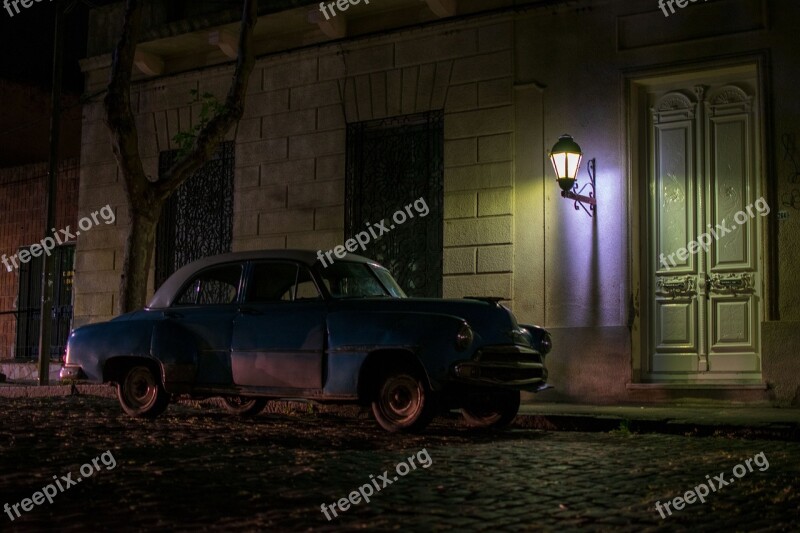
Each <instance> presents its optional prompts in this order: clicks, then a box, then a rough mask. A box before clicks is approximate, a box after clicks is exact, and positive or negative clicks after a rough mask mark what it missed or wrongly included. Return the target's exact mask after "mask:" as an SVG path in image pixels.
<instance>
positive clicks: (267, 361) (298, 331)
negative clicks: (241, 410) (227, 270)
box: [231, 261, 327, 390]
mask: <svg viewBox="0 0 800 533" xmlns="http://www.w3.org/2000/svg"><path fill="white" fill-rule="evenodd" d="M326 313H327V309H326V305H325V302H324V300H323V299H322V297H321V295H320V293H319V289H318V287H317V286H316V284H315V283H314V281H313V278H312V276H311V273H310V272H309V270H308V268H307V267H306V266H305V265H300V264H297V263H293V262H288V261H257V262H253V263H252V264H251V265H250V267H249V274H248V279H247V283H246V288H245V292H244V298H243V301H242V305H241V307H240V308H239V313H238V314H237V316H236V319H235V321H234V325H233V340H232V343H231V367H232V372H233V381H234V383H235V384H236V385H241V386H251V387H269V388H274V389H280V390H309V389H321V388H322V384H323V368H324V366H323V362H324V349H325V344H326V335H327V329H326Z"/></svg>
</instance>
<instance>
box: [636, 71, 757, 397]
mask: <svg viewBox="0 0 800 533" xmlns="http://www.w3.org/2000/svg"><path fill="white" fill-rule="evenodd" d="M755 86H756V85H755V83H754V81H753V80H751V79H742V80H741V81H740V83H732V82H731V81H730V80H728V81H726V82H725V83H716V84H715V83H707V84H706V83H704V84H699V83H698V84H693V85H689V86H685V87H676V88H670V89H669V90H665V91H653V92H651V93H650V95H649V99H650V105H651V108H650V124H649V137H650V139H649V142H650V146H649V154H650V155H649V159H650V161H649V180H650V181H649V189H650V194H649V204H650V205H649V206H648V207H649V213H650V221H649V222H650V232H649V233H650V258H651V260H650V279H651V281H652V287H653V288H654V290H653V293H652V294H651V298H650V317H651V319H650V324H649V336H648V337H649V339H650V343H649V344H650V346H649V351H650V359H649V362H648V370H649V378H650V379H651V380H653V381H679V382H687V381H692V382H702V381H720V380H726V381H736V382H741V381H751V380H760V371H761V359H760V354H759V338H758V332H759V324H760V321H761V307H762V306H761V246H760V235H761V231H760V228H761V226H760V225H761V218H762V216H761V215H762V214H765V213H764V211H766V210H767V209H768V207H767V206H766V203H765V202H764V201H763V198H760V195H759V179H758V171H757V169H758V168H759V165H758V150H757V143H756V142H755V139H756V138H757V134H758V130H757V128H758V126H759V125H758V123H757V120H758V116H757V113H756V112H755V110H756V109H757V108H756V106H755V105H754V103H755V98H756V94H755Z"/></svg>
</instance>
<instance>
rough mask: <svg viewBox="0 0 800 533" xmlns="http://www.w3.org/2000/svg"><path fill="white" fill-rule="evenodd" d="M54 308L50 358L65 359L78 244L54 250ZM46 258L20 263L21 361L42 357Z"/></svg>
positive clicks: (17, 349)
mask: <svg viewBox="0 0 800 533" xmlns="http://www.w3.org/2000/svg"><path fill="white" fill-rule="evenodd" d="M52 253H53V264H54V271H53V273H52V274H51V275H52V282H53V309H52V314H51V320H52V325H51V329H50V335H51V337H50V360H51V361H53V362H58V361H61V358H62V356H63V354H64V349H65V347H66V344H67V338H68V337H69V332H70V328H71V327H72V279H73V276H74V274H75V267H74V265H75V245H74V244H66V245H63V246H57V247H56V248H55V249H54V250H53V252H52ZM42 265H43V257H41V256H39V257H31V260H30V261H28V262H27V263H22V262H20V266H19V293H18V298H17V311H16V315H17V340H16V346H15V357H16V358H17V359H21V360H37V359H38V358H39V325H40V324H41V303H42V302H41V300H42Z"/></svg>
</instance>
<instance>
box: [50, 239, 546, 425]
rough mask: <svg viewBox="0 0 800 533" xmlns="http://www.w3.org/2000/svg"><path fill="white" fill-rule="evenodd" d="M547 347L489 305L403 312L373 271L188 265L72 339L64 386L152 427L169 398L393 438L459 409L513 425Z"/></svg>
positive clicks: (538, 377)
mask: <svg viewBox="0 0 800 533" xmlns="http://www.w3.org/2000/svg"><path fill="white" fill-rule="evenodd" d="M550 347H551V339H550V335H549V334H548V333H547V332H546V331H545V330H543V329H542V328H539V327H536V326H528V325H519V324H518V323H517V321H516V319H515V318H514V315H513V314H512V313H511V312H510V311H509V310H508V309H507V308H505V307H504V306H502V305H500V304H499V299H496V298H479V297H475V298H465V299H462V300H457V299H452V300H443V299H428V298H408V297H406V295H405V294H404V293H403V290H402V289H401V288H400V287H399V286H398V284H397V282H396V281H395V280H394V278H392V275H391V274H390V273H389V271H387V270H386V269H385V268H383V267H382V266H381V265H379V264H377V263H376V262H374V261H372V260H370V259H367V258H364V257H360V256H357V255H352V254H347V255H346V256H345V257H344V258H343V259H337V260H336V261H335V262H334V263H333V264H330V265H328V266H323V265H322V264H321V263H320V262H319V261H318V259H317V254H315V253H314V252H310V251H302V250H280V251H262V252H240V253H231V254H224V255H219V256H215V257H208V258H205V259H201V260H199V261H195V262H193V263H191V264H189V265H187V266H185V267H183V268H181V269H180V270H178V271H177V272H175V274H173V275H172V276H171V277H170V278H169V279H168V280H167V281H166V282H165V283H164V284H163V285H162V286H161V287H160V288H159V289H158V291H157V292H156V293H155V295H154V296H153V298H152V300H150V303H149V304H148V306H147V307H146V308H144V309H142V310H140V311H135V312H132V313H127V314H124V315H121V316H118V317H116V318H114V319H113V320H111V321H109V322H103V323H98V324H91V325H87V326H83V327H80V328H77V329H75V330H74V331H73V332H72V334H71V335H70V337H69V342H68V345H67V354H66V359H65V363H64V366H63V368H62V370H61V378H62V379H65V380H66V379H69V380H89V381H93V382H102V383H115V384H116V385H117V394H118V397H119V402H120V404H121V405H122V408H123V409H124V410H125V412H127V413H128V414H130V415H132V416H135V417H147V418H153V417H156V416H158V415H159V414H160V413H162V412H163V411H164V410H165V409H166V407H167V405H168V403H169V402H170V400H171V399H172V398H175V397H177V396H178V395H190V396H191V397H194V398H208V397H216V396H218V397H222V398H223V399H224V403H225V406H226V407H227V408H228V409H229V410H230V411H232V412H234V413H238V414H242V415H252V414H255V413H258V412H259V411H261V410H262V409H263V408H264V407H265V406H266V404H267V401H268V400H270V399H288V398H301V399H306V400H314V401H318V402H358V403H361V404H362V405H364V406H370V405H371V407H372V412H373V414H374V416H375V419H376V420H377V421H378V423H379V424H380V425H381V426H382V427H384V428H385V429H387V430H389V431H413V430H419V429H421V428H423V427H424V426H425V425H426V424H427V423H428V422H430V420H431V419H432V418H433V417H434V416H435V415H436V414H437V412H439V411H441V410H444V409H456V408H460V409H461V410H462V413H463V415H464V417H465V419H466V420H467V422H468V423H469V424H471V425H474V426H479V427H500V426H504V425H507V424H509V423H510V422H511V421H512V420H513V419H514V417H515V416H516V414H517V411H518V410H519V404H520V391H523V390H524V391H539V390H542V389H544V388H547V387H548V385H546V379H547V369H546V368H545V364H544V356H545V354H547V352H549V351H550Z"/></svg>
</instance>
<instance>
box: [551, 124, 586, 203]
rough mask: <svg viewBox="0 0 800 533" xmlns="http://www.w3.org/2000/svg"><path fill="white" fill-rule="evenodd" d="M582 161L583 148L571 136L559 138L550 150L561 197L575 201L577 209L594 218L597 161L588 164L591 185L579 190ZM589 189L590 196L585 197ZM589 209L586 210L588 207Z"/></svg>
mask: <svg viewBox="0 0 800 533" xmlns="http://www.w3.org/2000/svg"><path fill="white" fill-rule="evenodd" d="M581 159H583V152H581V147H580V146H578V143H576V142H575V140H574V139H573V138H572V136H571V135H566V134H565V135H562V136H561V137H559V139H558V142H557V143H556V144H555V145H554V146H553V149H552V150H550V162H551V163H553V169H554V170H555V171H556V181H557V182H558V186H559V187H561V196H562V197H563V198H568V199H570V200H574V201H575V209H576V210H577V209H578V204H580V206H581V207H582V208H583V210H584V211H586V214H587V215H589V216H592V211H594V210H595V206H597V200H596V199H595V190H594V178H595V160H594V159H590V160H589V161H587V163H586V169H587V171H588V172H589V183H586V184H584V186H583V187H581V188H580V190H579V189H578V169H579V168H580V166H581ZM586 187H589V188H590V189H591V190H590V192H589V195H588V196H584V195H583V191H584V189H586ZM584 204H586V205H588V206H589V209H586V205H584Z"/></svg>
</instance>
